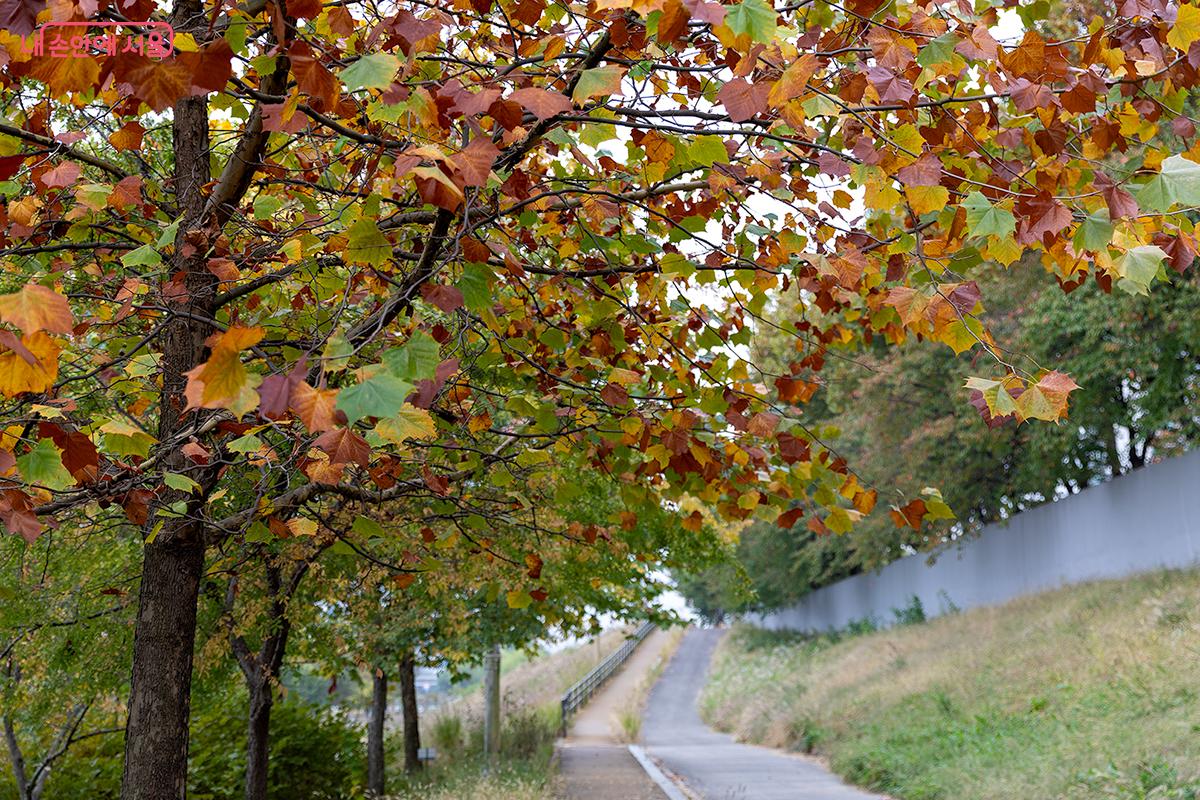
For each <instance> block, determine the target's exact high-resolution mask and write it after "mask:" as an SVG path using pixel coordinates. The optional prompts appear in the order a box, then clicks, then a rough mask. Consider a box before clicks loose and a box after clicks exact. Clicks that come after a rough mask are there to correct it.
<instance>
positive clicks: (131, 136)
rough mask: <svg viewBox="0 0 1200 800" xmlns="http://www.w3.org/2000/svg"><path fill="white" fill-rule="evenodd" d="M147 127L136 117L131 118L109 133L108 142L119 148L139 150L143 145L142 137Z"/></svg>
mask: <svg viewBox="0 0 1200 800" xmlns="http://www.w3.org/2000/svg"><path fill="white" fill-rule="evenodd" d="M145 134H146V129H145V128H143V127H142V125H141V123H139V122H138V121H137V120H135V119H131V120H129V121H128V122H126V123H125V124H124V125H122V126H121V127H120V128H118V129H117V130H115V131H113V132H112V133H111V134H109V137H108V142H109V144H111V145H112V146H113V147H115V148H117V149H118V150H137V149H139V148H140V147H141V146H142V137H143V136H145Z"/></svg>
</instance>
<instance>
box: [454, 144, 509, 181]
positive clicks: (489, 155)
mask: <svg viewBox="0 0 1200 800" xmlns="http://www.w3.org/2000/svg"><path fill="white" fill-rule="evenodd" d="M499 155H500V149H499V148H498V147H496V145H494V144H492V142H491V140H490V139H488V138H486V137H483V136H476V137H475V138H474V139H472V140H471V143H470V144H469V145H467V146H466V147H465V148H464V149H462V150H460V151H459V152H458V153H455V154H454V155H453V156H451V157H450V159H449V161H450V165H451V166H453V167H454V168H455V169H456V170H458V172H459V174H460V175H462V181H463V185H464V186H484V185H486V184H487V179H488V175H490V174H491V173H492V164H493V163H494V162H495V161H496V157H497V156H499Z"/></svg>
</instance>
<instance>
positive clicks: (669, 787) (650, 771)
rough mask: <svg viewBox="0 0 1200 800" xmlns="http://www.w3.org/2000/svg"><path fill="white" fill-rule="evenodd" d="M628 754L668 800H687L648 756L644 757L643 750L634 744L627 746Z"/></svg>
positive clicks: (644, 752)
mask: <svg viewBox="0 0 1200 800" xmlns="http://www.w3.org/2000/svg"><path fill="white" fill-rule="evenodd" d="M629 752H630V754H631V755H632V756H633V757H634V758H636V759H637V762H638V763H639V764H641V765H642V769H644V770H646V774H647V775H649V776H650V780H652V781H654V782H655V783H656V784H657V785H658V788H660V789H662V791H663V794H665V795H666V796H667V797H668V798H669V800H689V798H688V796H687V795H685V794H684V793H683V792H682V791H680V789H679V787H678V786H677V785H676V784H675V782H674V781H672V780H671V779H670V778H668V777H667V776H666V775H664V774H663V771H662V770H661V769H659V768H658V765H657V764H655V763H654V761H653V760H651V758H650V756H648V755H646V751H645V750H644V749H642V748H641V747H639V746H638V745H636V744H631V745H629Z"/></svg>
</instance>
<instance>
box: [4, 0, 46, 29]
mask: <svg viewBox="0 0 1200 800" xmlns="http://www.w3.org/2000/svg"><path fill="white" fill-rule="evenodd" d="M45 7H46V0H0V30H7V31H8V32H9V33H11V34H13V35H15V36H28V35H29V34H31V33H33V31H34V28H35V27H37V15H38V14H40V13H41V12H42V10H43V9H44V8H45Z"/></svg>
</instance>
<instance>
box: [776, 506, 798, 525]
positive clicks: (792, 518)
mask: <svg viewBox="0 0 1200 800" xmlns="http://www.w3.org/2000/svg"><path fill="white" fill-rule="evenodd" d="M803 516H804V509H802V508H800V507H799V506H796V507H795V508H792V509H788V510H787V511H785V512H783V513H782V514H780V515H779V519H777V520H775V524H776V525H778V526H779V527H780V528H783V529H784V530H787V529H788V528H790V527H792V526H793V525H795V524H796V523H797V522H798V521H799V520H800V518H801V517H803Z"/></svg>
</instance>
